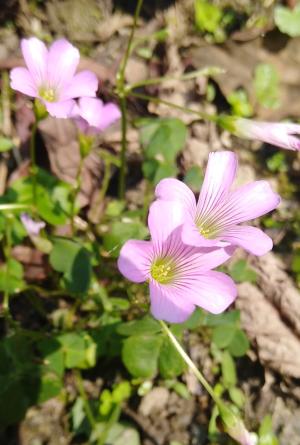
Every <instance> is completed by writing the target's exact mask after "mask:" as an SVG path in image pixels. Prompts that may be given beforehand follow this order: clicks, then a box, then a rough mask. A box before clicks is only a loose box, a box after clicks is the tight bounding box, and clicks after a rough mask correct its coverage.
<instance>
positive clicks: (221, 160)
mask: <svg viewBox="0 0 300 445" xmlns="http://www.w3.org/2000/svg"><path fill="white" fill-rule="evenodd" d="M237 166H238V161H237V156H236V155H235V153H233V152H232V151H220V152H214V153H210V154H209V158H208V164H207V168H206V172H205V178H204V182H203V185H202V188H201V192H200V196H199V201H198V204H197V214H198V215H201V217H202V218H203V217H204V216H205V215H208V214H209V213H210V212H211V211H212V210H213V209H215V208H216V207H218V206H219V205H220V204H221V203H222V202H223V201H224V199H225V198H226V197H227V195H228V193H229V189H230V187H231V185H232V183H233V181H234V179H235V176H236V170H237Z"/></svg>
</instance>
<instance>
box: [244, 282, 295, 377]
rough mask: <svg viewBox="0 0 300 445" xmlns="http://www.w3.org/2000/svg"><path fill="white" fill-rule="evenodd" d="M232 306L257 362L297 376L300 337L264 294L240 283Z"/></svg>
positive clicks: (288, 374)
mask: <svg viewBox="0 0 300 445" xmlns="http://www.w3.org/2000/svg"><path fill="white" fill-rule="evenodd" d="M236 305H237V307H238V308H239V309H240V310H241V322H242V327H243V328H244V329H245V330H246V332H247V334H248V336H249V338H250V339H251V341H252V342H253V343H254V344H256V346H257V353H258V356H259V359H260V362H261V363H262V364H263V365H264V366H266V367H269V368H272V369H273V370H274V371H276V372H279V373H280V374H283V375H286V376H289V377H295V378H300V340H299V338H298V337H297V336H296V335H295V332H294V330H292V329H290V327H289V326H288V324H286V323H285V321H284V320H283V319H282V318H281V314H280V312H279V311H278V310H277V308H276V307H274V306H273V304H272V303H271V302H270V301H269V300H268V299H267V298H266V296H265V295H264V293H263V292H262V291H261V290H260V289H258V288H257V287H256V286H254V285H253V284H250V283H242V284H240V285H239V286H238V299H237V300H236Z"/></svg>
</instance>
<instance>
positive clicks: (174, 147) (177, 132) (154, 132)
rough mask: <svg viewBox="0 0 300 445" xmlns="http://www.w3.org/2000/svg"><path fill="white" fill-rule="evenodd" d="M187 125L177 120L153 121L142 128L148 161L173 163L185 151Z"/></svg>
mask: <svg viewBox="0 0 300 445" xmlns="http://www.w3.org/2000/svg"><path fill="white" fill-rule="evenodd" d="M186 137H187V128H186V125H185V124H184V123H183V122H182V121H181V120H180V119H177V118H164V119H155V120H154V119H152V120H148V121H147V122H146V125H145V126H143V127H142V128H141V142H142V145H143V146H144V148H145V155H146V158H147V159H156V160H158V161H161V162H162V163H163V162H165V163H173V162H174V161H175V159H176V156H177V155H178V153H179V152H180V151H181V150H182V149H183V147H184V144H185V141H186Z"/></svg>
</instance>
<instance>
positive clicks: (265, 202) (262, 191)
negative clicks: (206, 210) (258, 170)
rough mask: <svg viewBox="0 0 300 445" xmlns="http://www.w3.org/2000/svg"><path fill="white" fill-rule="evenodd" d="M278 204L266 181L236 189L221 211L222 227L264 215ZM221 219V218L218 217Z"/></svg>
mask: <svg viewBox="0 0 300 445" xmlns="http://www.w3.org/2000/svg"><path fill="white" fill-rule="evenodd" d="M279 203H280V196H279V195H277V193H274V192H273V190H272V189H271V187H270V184H269V183H268V182H267V181H255V182H251V183H250V184H247V185H244V186H242V187H240V188H238V189H237V190H236V191H235V192H233V193H232V194H231V195H230V198H229V200H228V203H227V205H226V206H224V208H223V209H222V221H221V224H222V225H223V226H226V225H227V226H231V225H233V224H238V223H241V222H246V221H249V220H251V219H254V218H257V217H259V216H262V215H264V214H265V213H268V212H270V211H271V210H274V209H275V208H276V207H277V206H278V204H279ZM220 218H221V217H220Z"/></svg>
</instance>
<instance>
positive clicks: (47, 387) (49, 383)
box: [37, 373, 63, 403]
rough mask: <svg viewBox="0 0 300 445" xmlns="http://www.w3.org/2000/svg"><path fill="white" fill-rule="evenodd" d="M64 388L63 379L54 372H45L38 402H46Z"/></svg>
mask: <svg viewBox="0 0 300 445" xmlns="http://www.w3.org/2000/svg"><path fill="white" fill-rule="evenodd" d="M62 388H63V381H62V379H61V378H59V377H58V376H57V375H55V374H53V373H43V374H42V376H41V380H40V383H39V394H38V399H37V403H43V402H46V400H49V399H52V398H53V397H56V396H58V395H59V393H60V392H61V390H62Z"/></svg>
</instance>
